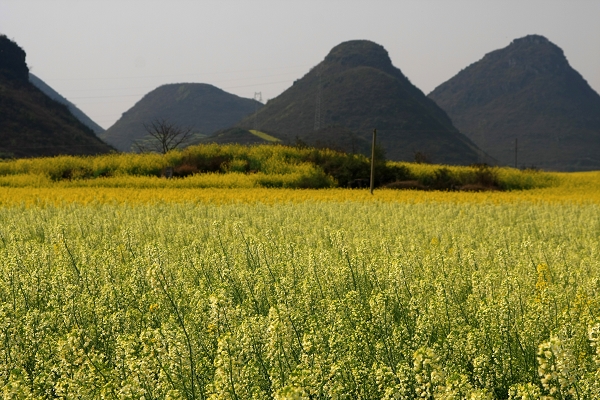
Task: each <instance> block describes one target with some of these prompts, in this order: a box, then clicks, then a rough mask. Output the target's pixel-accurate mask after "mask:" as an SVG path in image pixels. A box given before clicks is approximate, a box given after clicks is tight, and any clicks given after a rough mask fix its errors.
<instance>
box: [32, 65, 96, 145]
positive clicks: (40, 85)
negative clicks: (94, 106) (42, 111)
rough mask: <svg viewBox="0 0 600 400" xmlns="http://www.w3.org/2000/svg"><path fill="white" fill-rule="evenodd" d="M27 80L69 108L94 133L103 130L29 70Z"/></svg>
mask: <svg viewBox="0 0 600 400" xmlns="http://www.w3.org/2000/svg"><path fill="white" fill-rule="evenodd" d="M29 82H31V83H32V84H33V86H35V87H37V88H38V89H40V90H41V91H42V92H44V94H45V95H46V96H48V97H50V98H51V99H53V100H56V101H58V102H59V103H61V104H64V105H65V106H67V108H68V109H69V111H71V113H72V114H73V115H74V116H75V118H77V119H78V120H79V121H81V122H82V123H83V124H84V125H85V126H87V127H88V128H90V129H91V130H92V131H94V133H95V134H99V133H101V132H104V128H102V127H101V126H100V125H98V124H97V123H95V122H94V121H93V120H92V119H91V118H90V117H88V116H87V115H86V114H85V113H84V112H83V111H81V110H80V109H79V108H77V106H76V105H75V104H73V103H71V102H70V101H69V100H67V99H66V98H64V97H63V96H62V95H60V93H58V92H57V91H56V90H54V89H52V88H51V87H50V86H49V85H48V84H47V83H46V82H44V81H43V80H41V79H40V78H38V77H37V76H35V75H34V74H32V73H31V72H30V73H29Z"/></svg>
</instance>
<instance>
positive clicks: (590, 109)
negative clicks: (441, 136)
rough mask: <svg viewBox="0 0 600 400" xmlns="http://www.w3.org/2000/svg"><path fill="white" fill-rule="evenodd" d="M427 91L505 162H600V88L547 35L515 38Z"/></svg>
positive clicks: (575, 167)
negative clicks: (576, 68)
mask: <svg viewBox="0 0 600 400" xmlns="http://www.w3.org/2000/svg"><path fill="white" fill-rule="evenodd" d="M429 97H430V98H431V99H433V100H434V101H435V102H437V103H438V104H439V105H440V107H442V108H443V109H444V110H445V111H446V112H447V113H448V115H449V116H450V117H451V118H452V122H453V123H454V124H455V125H456V127H458V128H459V129H460V130H461V132H463V133H464V134H465V135H467V136H468V137H469V138H470V139H471V140H472V141H473V142H475V143H476V144H477V146H479V147H480V148H481V149H483V150H484V151H486V152H488V153H489V154H490V155H491V156H492V157H495V158H496V159H497V160H498V161H499V162H500V164H501V165H511V166H514V162H515V139H518V160H517V162H518V166H519V167H520V166H532V165H535V166H536V167H538V168H543V169H546V170H558V171H586V170H598V169H600V95H598V93H596V92H595V91H594V89H592V88H591V87H590V86H589V84H588V83H587V82H586V81H585V79H584V78H583V77H582V76H581V75H580V74H579V73H578V72H577V71H576V70H574V69H573V68H572V67H571V65H570V64H569V62H568V61H567V58H566V57H565V55H564V53H563V51H562V49H560V48H559V47H558V46H556V45H555V44H553V43H552V42H550V41H549V40H548V39H546V38H545V37H543V36H539V35H529V36H526V37H523V38H520V39H515V40H514V41H513V42H512V43H511V44H510V45H509V46H507V47H505V48H503V49H499V50H495V51H493V52H490V53H488V54H486V55H485V56H484V57H483V58H482V59H481V60H479V61H477V62H475V63H473V64H471V65H469V66H468V67H467V68H465V69H464V70H462V71H460V72H459V73H458V74H457V75H456V76H454V77H453V78H451V79H450V80H448V81H447V82H445V83H443V84H441V85H440V86H438V87H437V88H435V90H434V91H433V92H431V93H430V94H429Z"/></svg>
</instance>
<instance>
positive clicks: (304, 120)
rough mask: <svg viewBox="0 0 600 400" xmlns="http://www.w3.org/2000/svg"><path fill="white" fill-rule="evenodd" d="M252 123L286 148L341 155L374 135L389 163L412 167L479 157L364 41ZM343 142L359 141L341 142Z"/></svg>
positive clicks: (336, 53) (340, 52)
mask: <svg viewBox="0 0 600 400" xmlns="http://www.w3.org/2000/svg"><path fill="white" fill-rule="evenodd" d="M319 104H320V107H319ZM319 115H320V118H319ZM257 121H258V128H259V129H260V130H263V131H266V132H274V133H277V134H279V135H284V136H286V137H287V138H288V141H289V142H294V141H295V140H296V139H301V140H303V141H306V142H307V143H308V144H315V143H317V142H321V143H333V144H334V147H338V148H342V149H344V150H346V151H350V150H351V149H350V148H349V147H350V146H352V143H353V142H354V143H355V144H357V143H360V144H361V145H360V147H361V148H362V147H364V146H362V144H363V143H364V142H365V141H367V142H370V137H371V133H372V131H373V128H376V129H377V134H378V142H379V144H380V145H381V146H382V147H383V148H384V149H385V151H386V155H387V157H388V158H389V159H392V160H413V159H414V156H415V153H417V152H420V153H425V154H427V155H428V156H429V158H430V159H431V160H432V161H434V162H439V163H448V164H469V163H473V162H476V161H477V158H478V156H477V153H478V151H477V148H476V146H475V145H474V144H473V143H471V141H470V140H469V139H467V138H466V137H465V136H464V135H462V134H461V133H459V132H458V130H457V129H456V128H455V127H454V126H453V125H452V122H451V120H450V118H449V117H448V116H447V115H446V113H445V112H444V111H443V110H442V109H441V108H439V107H438V106H437V105H436V104H435V102H433V101H431V100H430V99H428V98H427V97H426V96H425V95H424V94H423V93H422V92H421V91H420V90H419V89H418V88H417V87H415V86H414V85H413V84H412V83H410V81H409V80H408V79H407V78H406V77H405V76H404V75H403V74H402V72H401V71H400V70H399V69H398V68H396V67H394V66H393V65H392V63H391V60H390V58H389V56H388V53H387V51H386V50H385V49H384V48H383V47H382V46H380V45H378V44H376V43H373V42H370V41H366V40H355V41H349V42H344V43H341V44H340V45H338V46H336V47H334V48H333V49H332V50H331V51H330V53H329V54H328V55H327V56H326V57H325V59H324V60H323V61H322V62H321V63H319V64H318V65H317V66H315V67H314V68H312V69H311V70H310V71H309V72H308V73H307V74H306V75H305V76H304V77H302V78H301V79H298V80H297V81H296V82H294V84H293V85H292V86H291V87H290V88H289V89H287V90H286V91H285V92H283V93H282V94H281V95H279V96H278V97H277V98H275V99H272V100H270V101H269V102H268V103H267V104H266V105H265V107H263V108H262V109H260V110H259V111H258V115H257ZM253 124H254V117H252V118H250V117H248V118H246V119H244V120H243V121H241V122H240V124H239V126H240V127H243V128H246V129H248V128H251V127H252V126H253ZM329 127H336V128H335V129H328V128H329ZM316 128H318V129H316ZM324 128H325V129H324ZM348 135H350V136H352V135H355V136H356V137H357V138H358V139H360V140H357V141H353V140H351V139H349V138H347V137H344V136H348ZM342 137H343V138H342ZM357 151H361V149H358V150H357Z"/></svg>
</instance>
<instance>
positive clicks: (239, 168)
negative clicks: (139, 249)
mask: <svg viewBox="0 0 600 400" xmlns="http://www.w3.org/2000/svg"><path fill="white" fill-rule="evenodd" d="M370 168H371V167H370V159H369V158H368V157H365V156H364V155H361V154H347V153H342V152H337V151H333V150H329V149H314V148H299V147H290V146H282V145H262V146H242V145H235V144H232V145H217V144H207V145H198V146H191V147H188V148H186V149H184V150H174V151H171V152H169V153H167V154H165V155H162V154H155V153H149V154H122V153H121V154H119V153H113V154H109V155H100V156H58V157H46V158H30V159H19V160H7V161H0V176H5V175H23V174H25V175H44V176H46V177H48V178H49V179H51V180H52V181H63V180H81V179H97V178H102V177H115V176H156V177H160V176H164V177H173V178H185V177H188V176H191V175H194V174H202V173H219V174H228V173H238V174H239V173H242V174H256V173H260V174H263V175H264V176H265V178H264V179H262V178H261V180H258V184H259V185H260V186H264V187H270V186H272V187H277V186H280V185H278V184H277V183H273V182H277V181H278V180H272V179H269V176H271V175H277V176H282V175H287V174H296V175H298V174H300V175H301V178H300V179H294V181H293V182H294V183H293V185H294V186H293V187H298V188H325V187H367V186H369V185H370V182H369V178H370ZM556 179H557V178H555V177H554V176H553V175H552V174H549V173H544V172H540V171H519V170H515V169H511V168H497V167H490V166H487V165H475V166H469V167H465V166H440V165H430V164H416V163H405V162H390V161H386V160H385V158H384V156H383V152H382V151H380V150H379V151H377V152H376V157H375V186H377V187H388V188H409V189H425V190H490V189H492V190H494V189H495V190H514V189H529V188H534V187H547V186H552V185H553V184H555V183H556ZM263 181H264V182H263Z"/></svg>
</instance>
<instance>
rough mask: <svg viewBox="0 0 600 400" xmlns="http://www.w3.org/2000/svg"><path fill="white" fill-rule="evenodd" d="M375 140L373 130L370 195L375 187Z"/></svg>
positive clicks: (375, 131) (375, 132) (375, 130)
mask: <svg viewBox="0 0 600 400" xmlns="http://www.w3.org/2000/svg"><path fill="white" fill-rule="evenodd" d="M376 138H377V129H373V145H372V146H371V194H373V188H374V187H375V140H376Z"/></svg>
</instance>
